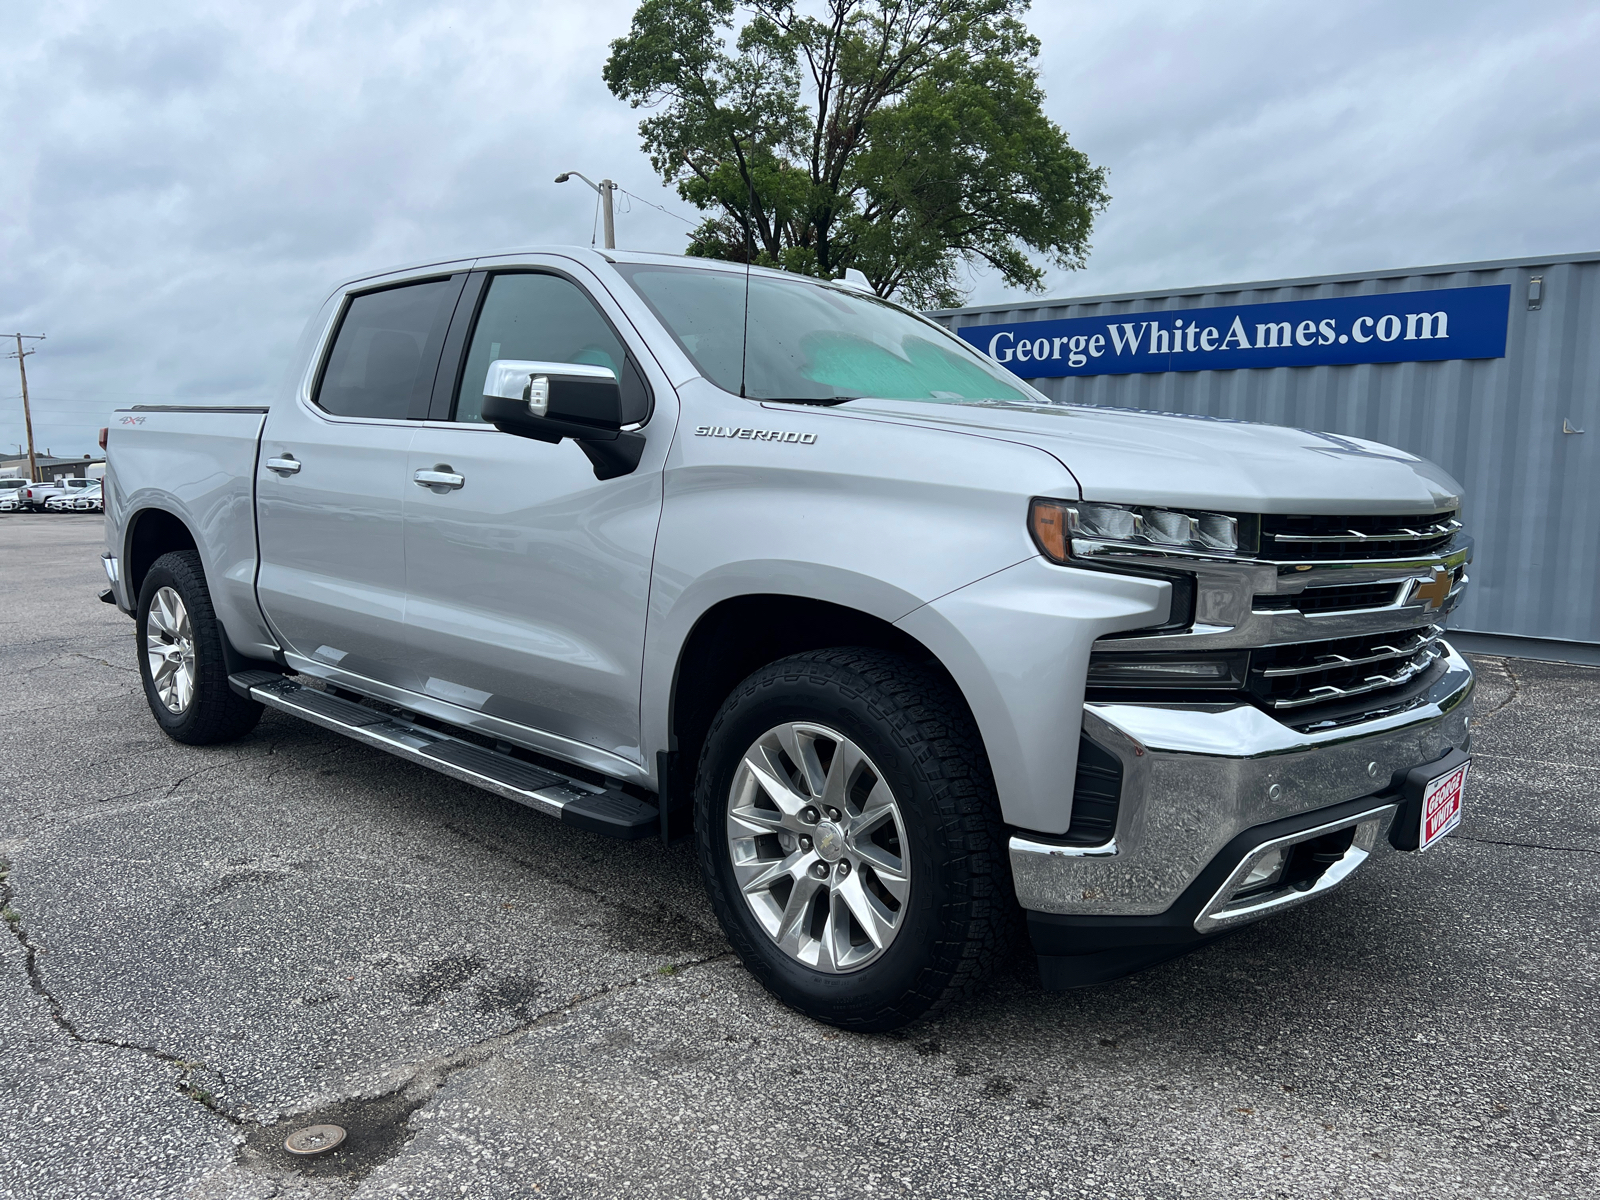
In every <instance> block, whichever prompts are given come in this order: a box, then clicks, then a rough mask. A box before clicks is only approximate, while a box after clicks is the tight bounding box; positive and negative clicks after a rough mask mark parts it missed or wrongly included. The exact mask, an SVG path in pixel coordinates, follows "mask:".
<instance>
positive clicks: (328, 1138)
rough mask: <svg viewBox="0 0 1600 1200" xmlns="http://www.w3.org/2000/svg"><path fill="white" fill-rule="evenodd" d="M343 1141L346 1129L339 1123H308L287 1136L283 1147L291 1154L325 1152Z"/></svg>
mask: <svg viewBox="0 0 1600 1200" xmlns="http://www.w3.org/2000/svg"><path fill="white" fill-rule="evenodd" d="M342 1141H344V1130H343V1129H342V1128H341V1127H340V1126H338V1125H307V1126H306V1127H305V1128H304V1129H296V1130H295V1131H294V1132H293V1133H291V1134H290V1135H289V1136H288V1137H287V1138H285V1139H284V1142H283V1148H284V1149H285V1150H287V1151H288V1152H289V1153H290V1154H324V1153H326V1152H327V1151H329V1150H332V1149H333V1148H334V1147H335V1146H337V1145H338V1144H339V1143H340V1142H342Z"/></svg>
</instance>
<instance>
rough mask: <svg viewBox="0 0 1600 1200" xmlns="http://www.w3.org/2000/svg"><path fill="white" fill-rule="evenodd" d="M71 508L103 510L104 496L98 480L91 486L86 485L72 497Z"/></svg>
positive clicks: (87, 510)
mask: <svg viewBox="0 0 1600 1200" xmlns="http://www.w3.org/2000/svg"><path fill="white" fill-rule="evenodd" d="M72 510H73V511H74V512H105V510H106V503H105V496H104V492H103V491H102V489H101V486H100V483H99V481H96V482H95V485H94V486H93V487H86V488H84V489H83V490H82V491H80V492H79V493H78V494H77V495H76V496H73V497H72Z"/></svg>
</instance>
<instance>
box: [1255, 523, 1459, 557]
mask: <svg viewBox="0 0 1600 1200" xmlns="http://www.w3.org/2000/svg"><path fill="white" fill-rule="evenodd" d="M1460 529H1461V522H1460V521H1458V520H1456V515H1455V513H1454V512H1438V513H1433V514H1431V515H1424V516H1399V517H1381V516H1380V517H1370V516H1363V517H1328V516H1289V515H1283V514H1277V513H1269V514H1267V515H1266V516H1263V517H1262V518H1261V550H1260V556H1261V557H1262V558H1264V559H1267V560H1268V561H1271V562H1333V561H1348V560H1350V559H1369V558H1419V557H1422V556H1424V555H1428V554H1433V553H1435V552H1436V551H1439V550H1443V549H1444V548H1445V547H1446V546H1448V545H1449V544H1450V542H1451V540H1452V539H1453V538H1454V537H1455V535H1456V534H1457V533H1458V532H1459V531H1460Z"/></svg>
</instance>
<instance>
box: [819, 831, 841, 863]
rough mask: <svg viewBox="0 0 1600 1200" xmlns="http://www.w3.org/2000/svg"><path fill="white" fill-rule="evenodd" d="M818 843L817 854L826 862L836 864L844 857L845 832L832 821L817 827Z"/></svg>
mask: <svg viewBox="0 0 1600 1200" xmlns="http://www.w3.org/2000/svg"><path fill="white" fill-rule="evenodd" d="M816 843H817V853H818V854H819V855H821V856H822V858H823V860H824V861H826V862H831V863H836V862H838V861H839V860H840V859H841V858H843V857H844V830H842V829H840V828H839V827H838V826H837V825H835V824H834V823H833V822H832V821H823V822H822V823H821V824H820V825H818V826H817V833H816Z"/></svg>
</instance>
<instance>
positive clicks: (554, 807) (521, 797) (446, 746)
mask: <svg viewBox="0 0 1600 1200" xmlns="http://www.w3.org/2000/svg"><path fill="white" fill-rule="evenodd" d="M228 686H229V687H231V688H232V689H233V690H234V691H235V692H237V693H238V694H239V695H241V696H246V697H248V698H250V699H251V700H255V701H257V702H258V703H261V704H265V705H267V706H268V707H269V708H276V709H278V710H280V711H281V712H286V713H289V714H290V715H292V716H296V717H299V718H301V719H302V720H306V721H310V722H311V723H312V724H313V725H320V726H322V727H323V728H324V729H331V730H333V732H335V733H342V734H344V736H345V737H348V738H352V739H354V740H355V741H358V742H362V743H364V744H365V745H368V746H374V747H376V748H377V749H379V750H384V751H387V752H388V753H390V754H393V755H396V756H397V757H399V758H403V759H405V760H406V761H408V762H413V763H416V764H417V765H418V766H422V767H427V768H428V769H429V770H430V771H438V772H439V773H440V774H441V775H448V776H450V778H452V779H459V780H460V781H461V782H463V783H470V784H472V785H473V786H474V787H480V788H482V789H484V791H487V792H493V793H494V794H495V795H497V796H504V797H505V798H506V799H508V800H515V801H516V802H517V803H518V804H525V805H527V806H528V807H529V808H535V809H538V810H539V811H540V812H542V813H547V814H548V815H550V816H552V817H556V818H558V819H560V820H561V821H564V822H566V823H567V824H568V825H576V826H577V827H578V828H580V829H587V830H588V831H589V832H591V833H600V834H605V835H606V836H608V837H615V838H623V839H627V840H631V839H634V838H643V837H652V836H654V835H655V834H656V832H657V831H658V829H659V828H660V813H659V810H658V809H657V808H656V806H655V805H654V804H651V803H649V802H648V801H645V800H640V799H638V798H637V797H634V796H630V795H628V794H627V793H626V792H623V791H622V790H620V789H618V788H615V787H612V788H603V787H600V786H599V785H597V784H592V783H586V782H584V781H582V780H578V779H573V778H571V777H569V776H566V775H562V774H560V773H558V772H556V771H554V770H551V769H549V768H546V767H542V766H535V765H534V764H533V763H530V762H525V761H524V760H522V759H520V758H516V757H514V756H512V755H510V754H506V753H503V752H501V751H498V750H490V749H489V748H487V747H485V746H480V745H478V744H477V743H476V742H469V741H467V740H466V739H464V738H458V737H453V736H451V735H450V734H448V733H441V732H440V731H439V730H437V729H430V728H428V727H426V726H424V725H420V724H417V723H414V722H411V721H408V720H406V719H405V718H404V717H398V716H391V715H390V714H388V713H384V712H379V711H378V710H377V709H375V708H369V707H367V706H366V705H365V704H360V703H358V702H356V701H354V700H346V699H344V698H342V697H340V696H335V695H332V694H330V693H328V692H324V691H319V690H318V689H316V688H311V687H307V686H305V685H304V684H302V683H297V682H296V681H295V680H293V679H290V678H289V677H287V676H285V675H279V674H277V673H275V672H272V671H241V672H240V673H239V674H237V675H230V676H228Z"/></svg>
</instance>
